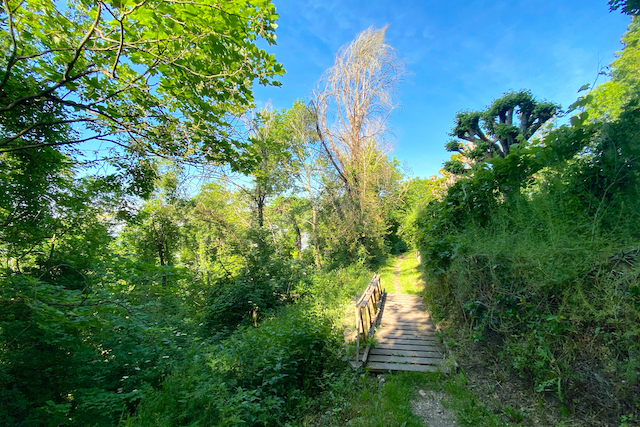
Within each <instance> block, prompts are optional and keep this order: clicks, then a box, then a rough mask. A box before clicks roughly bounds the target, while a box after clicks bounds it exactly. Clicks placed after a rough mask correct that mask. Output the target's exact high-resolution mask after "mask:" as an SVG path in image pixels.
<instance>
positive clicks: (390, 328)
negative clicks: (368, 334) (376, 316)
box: [377, 323, 436, 335]
mask: <svg viewBox="0 0 640 427" xmlns="http://www.w3.org/2000/svg"><path fill="white" fill-rule="evenodd" d="M377 331H378V333H380V334H386V333H388V332H398V333H402V334H415V333H420V334H431V335H433V334H434V333H435V332H436V327H435V326H433V325H432V324H431V323H426V324H419V323H418V324H416V323H397V324H395V325H389V324H385V325H383V326H380V327H379V328H378V329H377Z"/></svg>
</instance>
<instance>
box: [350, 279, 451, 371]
mask: <svg viewBox="0 0 640 427" xmlns="http://www.w3.org/2000/svg"><path fill="white" fill-rule="evenodd" d="M355 317H356V330H357V335H356V351H355V358H354V359H355V360H354V361H353V362H352V366H354V367H365V368H368V369H369V371H370V372H386V371H420V372H436V371H445V370H446V369H444V368H443V367H441V364H442V362H443V360H444V355H443V353H442V352H441V351H440V349H439V348H438V345H437V342H436V336H435V326H434V325H433V323H432V322H431V319H430V316H429V313H427V311H426V309H425V306H424V303H423V302H422V298H420V296H418V295H409V294H387V293H386V292H385V291H384V289H383V288H382V284H381V283H380V275H379V274H376V275H375V276H373V279H372V280H371V282H370V283H369V286H368V287H367V289H366V290H365V291H364V293H363V294H362V296H361V297H360V298H359V299H358V301H357V302H356V304H355Z"/></svg>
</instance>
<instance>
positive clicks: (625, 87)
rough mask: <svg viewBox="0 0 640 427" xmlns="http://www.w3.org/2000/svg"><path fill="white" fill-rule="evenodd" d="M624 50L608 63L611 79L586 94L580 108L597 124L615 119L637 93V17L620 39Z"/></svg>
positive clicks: (639, 27)
mask: <svg viewBox="0 0 640 427" xmlns="http://www.w3.org/2000/svg"><path fill="white" fill-rule="evenodd" d="M622 43H623V44H624V47H623V49H622V51H621V52H618V53H617V58H616V59H615V60H614V61H613V63H612V64H611V71H610V73H609V76H610V77H611V80H609V81H608V82H605V83H602V84H600V85H598V86H597V87H595V88H594V89H593V90H592V91H590V92H589V93H588V94H587V95H586V96H585V97H584V99H583V100H581V101H579V103H580V104H581V105H585V106H586V111H587V112H588V113H589V118H590V119H592V120H597V121H611V120H617V119H618V118H619V117H620V113H621V112H622V111H623V109H624V106H625V105H627V104H628V103H629V102H631V101H632V100H634V99H638V93H640V18H639V17H637V16H635V17H634V18H633V20H632V21H631V23H630V24H629V28H628V29H627V32H626V33H625V34H624V36H623V37H622Z"/></svg>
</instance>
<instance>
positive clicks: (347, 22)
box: [255, 0, 630, 177]
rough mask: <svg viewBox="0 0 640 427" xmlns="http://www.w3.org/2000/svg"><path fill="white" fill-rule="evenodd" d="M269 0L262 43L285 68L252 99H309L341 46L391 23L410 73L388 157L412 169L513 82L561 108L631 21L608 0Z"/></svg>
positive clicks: (439, 158) (421, 172)
mask: <svg viewBox="0 0 640 427" xmlns="http://www.w3.org/2000/svg"><path fill="white" fill-rule="evenodd" d="M272 1H273V3H274V4H275V6H276V9H277V12H278V13H279V15H280V18H279V20H278V25H279V27H278V29H277V31H276V34H277V42H278V44H277V46H272V47H269V48H268V50H269V51H270V52H271V53H274V54H275V56H276V59H277V60H278V61H280V62H281V63H282V64H283V65H284V67H285V69H286V70H287V73H286V74H285V76H284V77H283V78H282V79H281V81H282V87H280V88H273V87H270V88H265V87H262V86H256V88H255V96H256V101H257V103H258V104H259V105H261V104H265V103H267V102H270V103H271V105H272V106H273V107H274V108H278V109H280V108H289V107H291V106H292V105H293V101H294V100H296V99H305V100H306V99H308V98H309V95H310V93H311V91H312V90H313V88H314V85H315V83H316V82H317V81H318V79H319V78H320V76H321V75H322V73H323V72H324V71H325V70H326V69H328V68H329V67H331V66H332V65H333V58H334V54H335V52H336V51H337V50H338V49H339V48H340V47H341V46H343V45H344V44H347V43H349V42H350V41H351V40H353V39H354V37H355V36H356V34H357V33H359V32H360V31H362V30H364V29H366V28H368V27H369V26H371V25H374V26H376V27H382V26H384V25H387V24H389V30H388V31H387V39H388V42H389V44H391V45H392V46H393V47H394V48H395V49H396V50H397V51H398V55H399V56H400V57H401V58H404V59H405V60H406V61H407V68H408V71H409V75H408V76H407V77H406V79H405V82H404V83H403V84H402V85H401V87H400V88H399V90H398V101H399V103H400V107H399V108H398V109H397V110H396V111H395V112H394V114H393V116H392V118H391V121H390V126H391V128H392V130H393V132H394V134H395V139H396V141H395V150H394V152H393V153H392V155H395V156H396V157H397V159H398V160H400V161H401V162H403V163H404V164H406V165H407V166H408V167H409V168H410V169H411V170H412V172H413V176H418V177H429V176H431V175H434V174H436V173H437V172H438V170H440V169H441V167H442V163H443V162H444V161H445V160H448V158H449V156H450V153H447V152H446V151H445V149H444V144H445V142H446V141H447V140H448V139H449V136H448V135H447V133H448V132H449V131H450V130H451V127H452V124H453V119H454V117H455V114H456V112H458V111H461V110H482V109H484V107H486V106H487V105H488V104H490V103H491V101H492V100H493V99H495V98H497V97H500V96H501V95H502V94H503V93H504V92H506V91H509V90H519V89H530V90H531V91H532V92H533V94H534V95H535V96H536V97H538V98H539V99H547V100H549V101H553V102H557V103H560V104H561V105H562V106H563V107H567V106H568V105H569V104H571V103H572V102H573V101H575V100H576V98H577V90H578V89H579V88H580V86H582V85H583V84H585V83H593V81H594V80H595V79H596V77H597V74H598V69H599V67H602V66H606V65H608V64H609V63H611V61H613V59H614V55H615V52H617V51H619V50H620V49H621V47H622V44H621V43H620V38H621V36H622V34H623V33H624V31H625V30H626V27H627V25H628V24H629V22H630V18H629V17H628V16H626V15H622V14H620V13H618V12H609V8H608V5H607V1H606V0H597V1H592V0H580V1H578V0H571V1H558V0H556V1H548V0H539V1H522V2H519V1H510V2H500V1H458V0H449V1H442V0H440V1H412V0H370V1H351V0H321V1H318V0H272ZM598 81H599V82H602V81H604V80H603V77H602V76H601V77H600V79H599V80H598Z"/></svg>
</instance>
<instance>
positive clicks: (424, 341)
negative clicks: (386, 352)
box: [376, 337, 438, 347]
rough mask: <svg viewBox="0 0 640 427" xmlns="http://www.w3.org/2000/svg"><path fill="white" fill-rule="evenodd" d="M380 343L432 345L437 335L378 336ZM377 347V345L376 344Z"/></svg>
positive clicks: (377, 339)
mask: <svg viewBox="0 0 640 427" xmlns="http://www.w3.org/2000/svg"><path fill="white" fill-rule="evenodd" d="M376 341H377V342H378V345H387V346H388V345H432V344H433V343H435V342H437V341H438V340H437V338H436V337H425V338H420V339H415V340H411V339H400V338H385V337H380V338H376ZM376 347H377V346H376Z"/></svg>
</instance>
